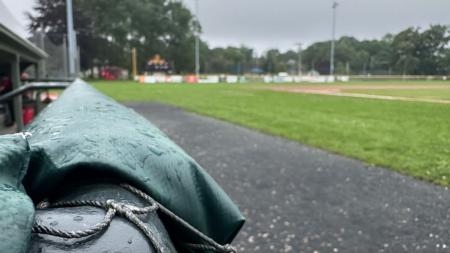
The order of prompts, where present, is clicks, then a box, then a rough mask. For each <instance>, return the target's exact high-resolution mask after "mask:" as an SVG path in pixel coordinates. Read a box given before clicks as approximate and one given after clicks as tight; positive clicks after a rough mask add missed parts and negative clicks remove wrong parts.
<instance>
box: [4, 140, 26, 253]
mask: <svg viewBox="0 0 450 253" xmlns="http://www.w3.org/2000/svg"><path fill="white" fill-rule="evenodd" d="M28 159H29V150H28V144H27V142H26V140H25V138H24V137H23V136H21V135H8V136H0V252H12V253H16V252H25V251H26V250H27V247H28V242H29V240H30V235H31V227H32V225H33V221H34V205H33V202H32V201H31V199H30V198H29V197H28V195H27V194H26V193H25V191H24V189H23V186H22V178H23V176H24V175H25V172H26V168H27V165H28Z"/></svg>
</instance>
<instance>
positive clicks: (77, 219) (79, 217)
mask: <svg viewBox="0 0 450 253" xmlns="http://www.w3.org/2000/svg"><path fill="white" fill-rule="evenodd" d="M83 219H84V218H83V217H82V216H75V217H74V218H73V220H74V221H78V222H80V221H82V220H83Z"/></svg>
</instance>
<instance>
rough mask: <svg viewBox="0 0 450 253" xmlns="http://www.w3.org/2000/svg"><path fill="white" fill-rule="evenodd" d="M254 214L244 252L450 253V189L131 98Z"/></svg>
mask: <svg viewBox="0 0 450 253" xmlns="http://www.w3.org/2000/svg"><path fill="white" fill-rule="evenodd" d="M127 105H128V106H130V107H131V108H134V109H135V110H136V111H137V112H139V113H140V114H142V115H143V116H144V117H146V118H147V119H149V120H150V121H152V122H153V123H154V124H155V125H157V126H158V127H160V128H161V129H162V130H163V131H164V132H166V133H167V135H168V136H169V137H170V138H172V139H173V140H174V141H175V142H176V143H178V144H179V145H180V146H181V147H183V148H184V149H185V150H186V151H187V153H189V154H190V155H191V156H193V157H194V158H195V159H196V160H197V161H198V162H199V163H200V164H201V165H203V166H204V168H205V169H206V170H207V171H208V172H209V173H210V174H211V175H212V176H213V177H214V178H215V179H216V180H217V181H218V182H219V184H221V185H222V186H223V188H224V189H225V191H226V192H227V193H228V194H229V195H230V196H231V198H232V199H233V200H235V201H236V203H237V204H238V205H239V207H240V208H241V210H242V212H243V213H244V215H245V216H246V217H247V218H248V221H247V224H246V226H245V227H244V229H243V230H242V232H241V234H240V235H239V236H238V238H237V239H236V240H235V243H234V244H235V245H236V246H238V248H239V249H240V252H264V253H265V252H267V253H269V252H296V253H297V252H311V253H323V252H355V253H356V252H357V253H362V252H394V253H398V252H450V217H449V216H450V215H449V210H450V193H449V191H448V189H446V188H443V187H438V186H434V185H431V184H428V183H425V182H421V181H417V180H414V179H411V178H409V177H405V176H402V175H399V174H396V173H394V172H391V171H388V170H385V169H382V168H374V167H370V166H368V165H366V164H364V163H361V162H359V161H355V160H352V159H348V158H345V157H342V156H338V155H334V154H330V153H328V152H325V151H322V150H318V149H315V148H311V147H308V146H305V145H301V144H298V143H295V142H291V141H288V140H285V139H282V138H277V137H273V136H269V135H265V134H261V133H258V132H256V131H252V130H249V129H246V128H243V127H239V126H235V125H233V124H229V123H226V122H222V121H218V120H215V119H211V118H207V117H203V116H199V115H196V114H193V113H188V112H184V111H183V110H180V109H177V108H174V107H171V106H166V105H160V104H143V103H142V104H136V103H134V104H127Z"/></svg>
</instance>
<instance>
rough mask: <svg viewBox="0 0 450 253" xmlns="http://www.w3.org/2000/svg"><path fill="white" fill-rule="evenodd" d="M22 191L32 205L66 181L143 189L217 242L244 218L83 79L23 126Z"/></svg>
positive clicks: (193, 168)
mask: <svg viewBox="0 0 450 253" xmlns="http://www.w3.org/2000/svg"><path fill="white" fill-rule="evenodd" d="M27 131H28V132H30V133H31V134H32V137H30V138H29V144H30V147H31V159H30V164H29V167H28V172H27V176H26V178H25V180H24V186H25V188H26V190H27V192H28V193H29V194H30V196H31V198H32V199H33V200H34V201H35V202H36V201H40V200H42V199H43V198H45V197H48V196H49V195H51V194H52V193H54V192H55V191H57V190H58V189H60V188H62V187H64V185H65V184H66V183H67V182H73V181H77V180H78V181H80V180H81V181H82V180H92V179H94V180H96V179H98V180H102V179H104V178H114V179H118V180H121V181H124V182H129V183H132V184H133V185H135V186H137V187H140V188H141V189H143V190H145V191H146V192H147V193H149V194H150V195H151V196H153V197H154V198H155V199H156V200H158V201H159V202H160V203H162V204H163V205H164V206H166V207H167V208H169V209H170V210H172V211H173V212H174V213H175V214H177V215H178V216H180V217H181V218H183V219H185V220H186V221H187V222H189V223H190V224H191V225H193V226H195V227H196V228H197V229H199V230H200V231H202V232H204V233H205V234H207V235H208V236H210V237H212V238H213V239H214V240H216V241H217V242H219V243H222V244H225V243H229V242H230V241H231V240H232V239H233V238H234V236H235V235H236V233H237V232H238V231H239V229H240V228H241V226H242V225H243V222H244V218H243V217H242V215H241V213H240V212H239V210H238V208H237V207H236V206H235V204H234V203H233V202H232V201H231V200H230V199H229V197H228V196H227V195H226V194H225V193H224V192H223V190H222V189H221V188H220V187H219V186H218V185H217V183H216V182H215V181H214V180H213V179H212V178H211V177H210V176H209V175H208V174H207V173H206V172H205V171H204V170H203V169H202V168H201V167H200V166H199V165H198V164H197V163H196V162H195V161H194V160H193V159H192V158H191V157H189V156H188V155H187V154H186V153H185V152H184V151H183V150H181V149H180V148H179V147H178V146H177V145H175V144H174V143H173V142H172V141H170V140H169V139H168V138H167V137H166V136H165V135H164V134H163V133H162V132H161V131H160V130H159V129H157V128H156V127H155V126H153V125H152V124H151V123H149V122H148V121H147V120H146V119H144V118H143V117H141V116H140V115H138V114H137V113H135V112H134V111H132V110H130V109H128V108H126V107H124V106H122V105H120V104H118V103H116V102H115V101H113V100H112V99H110V98H108V97H106V96H104V95H102V94H100V93H99V92H97V91H96V90H95V89H93V88H92V87H91V86H89V85H87V84H85V83H84V82H83V81H77V82H75V83H74V84H72V85H71V86H70V87H69V88H68V89H67V90H66V91H65V92H64V93H63V94H62V96H61V97H60V98H59V99H58V100H57V101H56V102H54V103H52V104H51V105H50V106H49V107H48V108H47V109H46V110H45V111H44V112H42V113H41V114H40V115H39V117H38V118H37V119H35V120H34V121H33V123H32V124H31V125H30V126H29V127H28V128H27Z"/></svg>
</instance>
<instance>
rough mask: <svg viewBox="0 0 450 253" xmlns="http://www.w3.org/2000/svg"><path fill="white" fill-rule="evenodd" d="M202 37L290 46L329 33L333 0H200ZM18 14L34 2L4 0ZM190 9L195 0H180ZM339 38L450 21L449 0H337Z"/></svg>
mask: <svg viewBox="0 0 450 253" xmlns="http://www.w3.org/2000/svg"><path fill="white" fill-rule="evenodd" d="M199 1H200V21H201V23H202V25H203V28H204V33H203V38H204V39H205V40H207V41H208V42H209V43H210V44H211V45H213V46H225V45H229V44H231V45H240V44H245V45H248V46H252V47H256V48H257V49H258V51H263V50H265V49H267V48H271V47H278V48H281V49H288V48H294V44H295V43H296V42H304V43H306V44H310V43H312V42H315V41H319V40H326V39H329V38H330V35H331V4H332V0H272V1H267V0H199ZM3 2H4V3H5V4H6V5H7V6H8V7H10V8H11V11H12V12H13V13H14V14H16V15H18V16H17V17H18V19H19V21H21V22H26V20H25V17H24V16H23V15H22V14H23V12H24V11H26V10H29V9H30V8H31V5H32V3H33V2H34V1H33V0H3ZM183 2H184V3H185V4H186V5H187V6H188V7H190V8H192V7H193V5H194V0H183ZM339 3H340V6H339V8H338V21H337V24H338V28H337V34H338V36H342V35H352V36H356V37H358V38H380V37H382V36H383V35H385V34H386V33H388V32H398V31H400V30H402V29H404V28H406V27H409V26H421V27H427V26H429V25H430V24H449V25H450V15H449V12H450V1H449V0H340V1H339Z"/></svg>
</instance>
